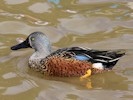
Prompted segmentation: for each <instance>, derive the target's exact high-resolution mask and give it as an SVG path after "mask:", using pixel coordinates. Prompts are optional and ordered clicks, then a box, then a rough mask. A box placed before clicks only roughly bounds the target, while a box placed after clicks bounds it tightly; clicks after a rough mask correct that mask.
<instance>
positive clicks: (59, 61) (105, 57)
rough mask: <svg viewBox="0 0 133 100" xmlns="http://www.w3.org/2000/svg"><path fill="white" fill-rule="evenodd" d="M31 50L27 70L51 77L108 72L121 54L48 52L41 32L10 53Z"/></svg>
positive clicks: (76, 49)
mask: <svg viewBox="0 0 133 100" xmlns="http://www.w3.org/2000/svg"><path fill="white" fill-rule="evenodd" d="M27 47H32V48H34V49H35V53H34V54H33V55H32V56H31V57H30V59H29V67H30V68H32V69H34V70H36V71H39V72H41V73H46V74H48V75H53V76H65V77H67V76H82V75H84V74H85V73H86V72H87V71H88V70H91V74H96V73H101V72H104V71H107V70H111V69H112V68H113V66H114V65H115V64H116V63H117V61H118V60H119V59H120V57H122V56H123V55H124V54H125V52H123V50H116V51H99V50H93V49H86V48H81V47H70V48H62V49H58V50H57V51H54V52H51V51H52V50H51V46H50V42H49V41H48V38H47V37H46V36H45V35H44V34H43V33H41V32H34V33H32V34H31V35H29V37H28V38H27V39H26V41H24V42H23V43H21V44H18V45H16V46H13V47H12V48H11V49H12V50H17V49H20V48H27Z"/></svg>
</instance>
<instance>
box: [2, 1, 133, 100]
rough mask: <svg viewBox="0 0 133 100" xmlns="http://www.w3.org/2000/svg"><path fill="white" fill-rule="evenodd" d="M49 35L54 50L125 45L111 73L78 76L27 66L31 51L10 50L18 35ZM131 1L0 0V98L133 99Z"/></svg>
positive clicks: (132, 18) (41, 99)
mask: <svg viewBox="0 0 133 100" xmlns="http://www.w3.org/2000/svg"><path fill="white" fill-rule="evenodd" d="M34 31H42V32H44V33H45V34H47V35H48V37H49V38H50V41H51V42H52V45H53V48H54V49H57V48H62V47H70V46H81V47H89V48H94V49H126V50H127V54H126V55H125V56H124V57H123V58H122V59H121V60H120V61H119V62H118V63H117V65H116V66H115V68H114V70H113V71H110V72H106V73H103V74H97V75H94V76H91V77H90V78H87V79H85V80H82V81H81V80H80V79H79V77H76V78H75V77H72V78H67V77H50V76H43V75H41V74H40V73H37V72H34V71H32V70H31V69H29V68H28V58H29V56H30V55H31V54H32V53H33V50H31V49H26V50H24V49H23V50H19V51H11V50H10V47H11V46H12V45H14V44H16V43H17V41H16V39H17V38H26V37H27V36H28V35H29V34H30V33H31V32H34ZM132 60H133V2H132V0H112V1H110V0H38V1H36V0H1V3H0V99H1V100H24V99H25V100H97V99H98V100H103V99H108V100H132V99H133V77H132V76H133V62H132Z"/></svg>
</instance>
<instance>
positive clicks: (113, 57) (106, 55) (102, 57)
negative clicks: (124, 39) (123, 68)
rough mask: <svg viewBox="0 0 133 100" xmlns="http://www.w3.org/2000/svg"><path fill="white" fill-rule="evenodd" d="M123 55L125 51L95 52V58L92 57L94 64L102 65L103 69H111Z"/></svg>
mask: <svg viewBox="0 0 133 100" xmlns="http://www.w3.org/2000/svg"><path fill="white" fill-rule="evenodd" d="M96 53H97V54H96ZM125 53H126V50H113V51H95V54H96V56H93V59H94V63H102V64H103V65H104V68H107V69H112V68H113V67H114V66H115V64H116V63H117V62H118V60H119V59H120V58H121V57H122V56H124V55H125Z"/></svg>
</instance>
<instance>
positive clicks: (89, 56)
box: [49, 47, 125, 69]
mask: <svg viewBox="0 0 133 100" xmlns="http://www.w3.org/2000/svg"><path fill="white" fill-rule="evenodd" d="M55 55H57V56H61V57H65V58H71V59H76V60H80V61H84V60H86V61H88V62H91V63H92V64H93V63H102V64H103V65H104V67H105V68H109V69H111V68H112V67H113V66H114V65H115V64H116V63H117V61H118V60H119V59H120V57H122V56H123V55H125V50H105V51H103V50H94V49H88V48H81V47H70V48H63V49H58V50H57V51H55V52H53V53H52V54H51V55H49V56H55Z"/></svg>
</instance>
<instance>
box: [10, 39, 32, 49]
mask: <svg viewBox="0 0 133 100" xmlns="http://www.w3.org/2000/svg"><path fill="white" fill-rule="evenodd" d="M29 47H30V46H29V45H28V44H27V43H26V41H24V42H22V43H20V44H17V45H15V46H12V47H11V50H18V49H22V48H29Z"/></svg>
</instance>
